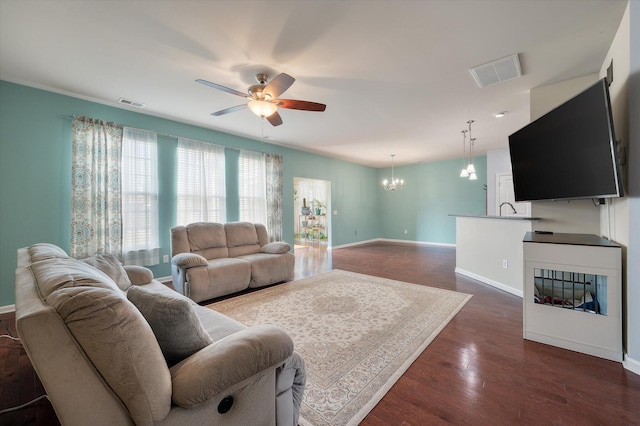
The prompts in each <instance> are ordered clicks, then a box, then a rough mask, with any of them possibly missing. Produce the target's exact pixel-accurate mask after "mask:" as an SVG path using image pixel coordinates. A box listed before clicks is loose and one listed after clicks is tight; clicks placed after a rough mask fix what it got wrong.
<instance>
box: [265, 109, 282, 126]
mask: <svg viewBox="0 0 640 426" xmlns="http://www.w3.org/2000/svg"><path fill="white" fill-rule="evenodd" d="M267 120H268V121H269V123H271V125H272V126H274V127H275V126H279V125H281V124H282V117H280V114H278V111H276V112H274V113H273V114H271V115H270V116H268V117H267Z"/></svg>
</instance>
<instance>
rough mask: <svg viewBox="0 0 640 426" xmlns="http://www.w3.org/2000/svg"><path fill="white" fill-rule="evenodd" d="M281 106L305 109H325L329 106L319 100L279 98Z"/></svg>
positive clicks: (279, 105)
mask: <svg viewBox="0 0 640 426" xmlns="http://www.w3.org/2000/svg"><path fill="white" fill-rule="evenodd" d="M278 107H279V108H287V109H300V110H303V111H324V110H325V109H326V108H327V106H326V105H325V104H320V103H317V102H309V101H297V100H295V99H278Z"/></svg>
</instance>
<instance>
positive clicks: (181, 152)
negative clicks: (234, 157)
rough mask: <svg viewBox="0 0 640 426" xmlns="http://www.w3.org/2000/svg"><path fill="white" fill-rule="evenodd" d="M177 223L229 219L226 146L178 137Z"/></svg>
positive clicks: (185, 223)
mask: <svg viewBox="0 0 640 426" xmlns="http://www.w3.org/2000/svg"><path fill="white" fill-rule="evenodd" d="M177 174H178V179H177V180H178V182H177V203H178V206H177V221H176V222H177V225H188V224H190V223H194V222H219V223H224V222H225V221H226V219H227V208H226V203H227V201H226V182H225V156H224V147H222V146H218V145H213V144H209V143H206V142H200V141H194V140H191V139H184V138H178V171H177Z"/></svg>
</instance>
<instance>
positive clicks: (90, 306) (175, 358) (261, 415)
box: [15, 244, 305, 426]
mask: <svg viewBox="0 0 640 426" xmlns="http://www.w3.org/2000/svg"><path fill="white" fill-rule="evenodd" d="M15 286H16V325H17V328H18V332H19V334H20V337H21V339H22V345H23V346H24V348H25V350H26V352H27V354H28V356H29V358H30V360H31V362H32V364H33V366H34V368H35V370H36V372H37V374H38V376H39V377H40V379H41V381H42V383H43V385H44V388H45V390H46V392H47V395H48V397H49V399H50V400H51V403H52V405H53V407H54V409H55V411H56V414H57V416H58V418H59V420H60V422H61V423H62V424H63V425H83V426H84V425H132V424H137V425H180V426H184V425H204V424H207V425H214V424H215V425H218V424H219V425H275V424H278V425H296V424H297V421H298V413H299V407H300V403H301V400H302V393H303V391H304V383H305V373H304V362H303V361H302V359H301V358H300V356H299V355H298V354H297V353H296V352H294V351H293V342H292V341H291V338H290V337H289V336H288V335H287V333H286V332H285V331H284V330H282V329H281V328H279V327H277V326H273V325H260V326H255V327H246V326H244V325H243V324H241V323H239V322H237V321H235V320H233V319H231V318H228V317H226V316H224V315H222V314H220V313H218V312H216V311H213V310H211V309H208V308H205V307H202V306H198V305H197V304H196V303H194V302H193V301H191V300H189V299H188V298H186V297H184V296H182V295H180V294H178V293H177V292H175V291H173V290H171V289H169V288H168V287H166V286H165V285H163V284H161V283H159V282H158V281H156V280H154V279H153V275H152V273H151V271H150V270H148V269H147V268H142V267H122V265H120V263H119V262H118V261H117V260H116V259H115V257H113V256H110V255H98V256H95V257H93V258H90V259H86V260H83V261H79V260H76V259H72V258H69V257H68V256H67V254H66V253H65V252H64V251H63V250H62V249H60V248H59V247H56V246H54V245H51V244H36V245H33V246H31V247H29V248H23V249H20V250H18V267H17V269H16V281H15Z"/></svg>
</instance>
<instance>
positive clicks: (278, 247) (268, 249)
mask: <svg viewBox="0 0 640 426" xmlns="http://www.w3.org/2000/svg"><path fill="white" fill-rule="evenodd" d="M289 250H291V246H290V245H289V243H285V242H284V241H275V242H273V243H269V244H265V245H263V246H262V248H260V252H261V253H270V254H282V253H287V252H288V251H289Z"/></svg>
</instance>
